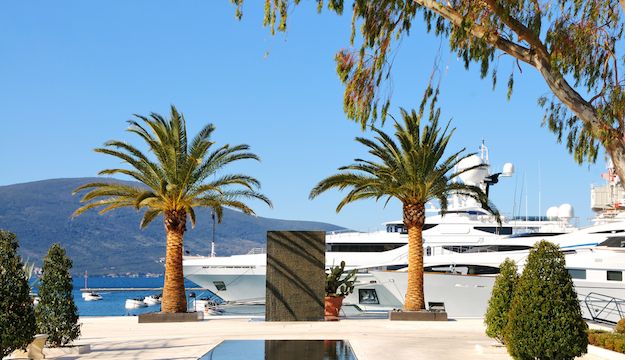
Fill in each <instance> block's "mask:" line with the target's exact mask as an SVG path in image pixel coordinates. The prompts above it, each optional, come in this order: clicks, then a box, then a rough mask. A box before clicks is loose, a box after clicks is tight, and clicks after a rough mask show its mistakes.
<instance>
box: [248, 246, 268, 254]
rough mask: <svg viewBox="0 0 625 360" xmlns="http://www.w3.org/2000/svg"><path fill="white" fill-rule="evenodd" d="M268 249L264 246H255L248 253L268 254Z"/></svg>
mask: <svg viewBox="0 0 625 360" xmlns="http://www.w3.org/2000/svg"><path fill="white" fill-rule="evenodd" d="M266 253H267V250H266V249H265V248H263V247H255V248H252V249H251V250H250V251H248V252H247V255H256V254H266Z"/></svg>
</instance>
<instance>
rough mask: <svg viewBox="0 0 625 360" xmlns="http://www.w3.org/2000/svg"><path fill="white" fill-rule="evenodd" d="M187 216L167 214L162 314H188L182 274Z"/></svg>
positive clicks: (180, 213)
mask: <svg viewBox="0 0 625 360" xmlns="http://www.w3.org/2000/svg"><path fill="white" fill-rule="evenodd" d="M186 219H187V214H186V213H185V212H184V211H166V212H165V231H166V233H167V250H166V251H167V252H166V254H165V283H164V285H163V302H162V303H161V312H164V313H182V312H187V296H186V293H185V289H184V276H183V273H182V245H183V237H184V232H185V230H186V225H185V224H186Z"/></svg>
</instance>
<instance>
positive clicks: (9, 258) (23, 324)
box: [0, 230, 36, 358]
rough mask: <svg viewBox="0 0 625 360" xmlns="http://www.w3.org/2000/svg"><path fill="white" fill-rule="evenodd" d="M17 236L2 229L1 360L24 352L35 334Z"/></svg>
mask: <svg viewBox="0 0 625 360" xmlns="http://www.w3.org/2000/svg"><path fill="white" fill-rule="evenodd" d="M18 247H19V245H18V243H17V239H16V237H15V234H12V233H10V232H8V231H4V230H0V358H3V357H4V356H6V355H8V354H10V353H11V352H13V351H14V350H17V349H24V348H26V346H27V345H28V344H29V343H30V342H31V341H32V339H33V336H34V335H35V330H36V329H35V313H34V310H33V303H32V300H31V299H30V295H29V291H30V287H29V286H28V281H27V280H26V277H25V275H24V268H23V265H22V262H21V260H20V258H19V256H18V255H17V248H18Z"/></svg>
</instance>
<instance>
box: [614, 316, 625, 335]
mask: <svg viewBox="0 0 625 360" xmlns="http://www.w3.org/2000/svg"><path fill="white" fill-rule="evenodd" d="M614 332H616V333H619V334H625V319H621V320H619V321H618V322H617V323H616V326H614Z"/></svg>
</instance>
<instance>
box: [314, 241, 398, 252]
mask: <svg viewBox="0 0 625 360" xmlns="http://www.w3.org/2000/svg"><path fill="white" fill-rule="evenodd" d="M404 245H406V243H364V244H363V243H360V244H359V243H328V244H326V251H330V252H382V251H388V250H393V249H397V248H399V247H402V246H404Z"/></svg>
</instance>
